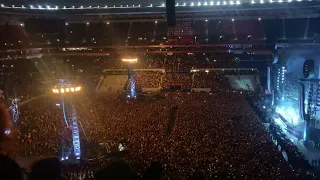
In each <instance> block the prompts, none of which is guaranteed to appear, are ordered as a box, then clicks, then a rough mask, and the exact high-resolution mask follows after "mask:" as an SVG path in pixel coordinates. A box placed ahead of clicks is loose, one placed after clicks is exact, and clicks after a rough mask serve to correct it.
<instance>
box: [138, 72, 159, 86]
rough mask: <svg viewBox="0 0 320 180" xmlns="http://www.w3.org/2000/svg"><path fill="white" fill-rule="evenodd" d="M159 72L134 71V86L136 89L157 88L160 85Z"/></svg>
mask: <svg viewBox="0 0 320 180" xmlns="http://www.w3.org/2000/svg"><path fill="white" fill-rule="evenodd" d="M162 74H163V73H161V72H143V71H142V72H138V71H136V72H135V73H134V78H135V81H136V86H137V88H138V89H141V88H158V87H160V82H161V76H162Z"/></svg>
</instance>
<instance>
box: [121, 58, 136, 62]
mask: <svg viewBox="0 0 320 180" xmlns="http://www.w3.org/2000/svg"><path fill="white" fill-rule="evenodd" d="M122 61H123V62H127V63H136V62H138V59H137V58H132V59H126V58H125V59H122Z"/></svg>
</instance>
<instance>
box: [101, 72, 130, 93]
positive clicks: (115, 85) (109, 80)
mask: <svg viewBox="0 0 320 180" xmlns="http://www.w3.org/2000/svg"><path fill="white" fill-rule="evenodd" d="M127 81H128V75H107V76H105V77H104V78H102V79H101V83H99V84H98V86H97V88H96V92H103V93H107V94H110V95H115V94H120V93H122V92H123V90H124V88H125V86H126V83H127Z"/></svg>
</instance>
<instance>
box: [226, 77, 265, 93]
mask: <svg viewBox="0 0 320 180" xmlns="http://www.w3.org/2000/svg"><path fill="white" fill-rule="evenodd" d="M225 77H226V78H228V82H229V85H230V87H231V88H232V89H234V90H242V91H259V90H260V89H261V85H260V76H259V75H226V76H225Z"/></svg>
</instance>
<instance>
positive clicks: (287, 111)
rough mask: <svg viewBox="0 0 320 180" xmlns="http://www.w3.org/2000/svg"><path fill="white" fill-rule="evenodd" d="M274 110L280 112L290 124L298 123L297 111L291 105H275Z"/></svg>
mask: <svg viewBox="0 0 320 180" xmlns="http://www.w3.org/2000/svg"><path fill="white" fill-rule="evenodd" d="M276 112H277V113H279V114H281V116H283V117H284V118H285V119H286V120H287V121H288V122H289V123H290V124H292V125H298V124H299V112H298V110H295V109H294V108H293V107H287V106H282V107H277V108H276Z"/></svg>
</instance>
